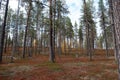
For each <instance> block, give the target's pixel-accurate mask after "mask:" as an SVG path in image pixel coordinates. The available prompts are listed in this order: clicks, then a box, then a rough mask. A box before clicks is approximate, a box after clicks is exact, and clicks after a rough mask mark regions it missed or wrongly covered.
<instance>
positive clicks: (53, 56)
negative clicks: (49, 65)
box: [49, 0, 55, 62]
mask: <svg viewBox="0 0 120 80" xmlns="http://www.w3.org/2000/svg"><path fill="white" fill-rule="evenodd" d="M49 3H50V9H49V10H50V12H49V16H50V33H49V34H50V45H49V46H50V61H51V62H55V54H54V50H53V48H54V47H53V23H52V16H53V15H52V0H49Z"/></svg>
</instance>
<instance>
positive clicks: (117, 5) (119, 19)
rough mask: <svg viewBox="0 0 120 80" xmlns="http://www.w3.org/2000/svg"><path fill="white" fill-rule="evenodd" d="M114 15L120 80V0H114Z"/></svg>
mask: <svg viewBox="0 0 120 80" xmlns="http://www.w3.org/2000/svg"><path fill="white" fill-rule="evenodd" d="M112 3H113V15H114V27H115V37H116V43H115V44H116V45H117V46H116V47H117V50H118V57H117V58H118V72H119V75H118V76H119V80H120V0H113V1H112Z"/></svg>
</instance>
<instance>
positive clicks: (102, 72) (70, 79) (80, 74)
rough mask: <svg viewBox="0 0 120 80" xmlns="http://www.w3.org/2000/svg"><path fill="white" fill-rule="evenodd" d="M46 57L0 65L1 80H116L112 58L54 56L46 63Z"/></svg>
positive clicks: (115, 69)
mask: <svg viewBox="0 0 120 80" xmlns="http://www.w3.org/2000/svg"><path fill="white" fill-rule="evenodd" d="M48 59H49V57H48V56H46V55H38V56H36V57H35V56H34V57H32V58H27V59H23V60H16V61H15V62H14V63H2V64H0V80H118V73H117V64H116V62H115V61H114V57H109V58H106V57H93V60H92V61H89V59H88V57H78V58H76V57H75V56H64V55H61V56H57V57H56V62H55V63H51V62H49V60H48Z"/></svg>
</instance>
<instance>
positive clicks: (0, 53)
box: [0, 0, 9, 63]
mask: <svg viewBox="0 0 120 80" xmlns="http://www.w3.org/2000/svg"><path fill="white" fill-rule="evenodd" d="M8 4H9V0H7V2H6V9H5V16H4V22H3V25H2V32H1V33H2V34H1V35H0V37H1V40H0V63H1V62H2V55H3V48H4V39H5V27H6V19H7V12H8Z"/></svg>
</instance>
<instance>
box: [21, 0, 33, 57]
mask: <svg viewBox="0 0 120 80" xmlns="http://www.w3.org/2000/svg"><path fill="white" fill-rule="evenodd" d="M31 9H32V1H31V0H30V2H29V9H28V13H27V24H26V27H25V35H24V43H23V55H22V57H23V58H25V52H26V51H25V48H26V40H27V39H26V38H27V33H28V25H29V20H30V15H31Z"/></svg>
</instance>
